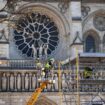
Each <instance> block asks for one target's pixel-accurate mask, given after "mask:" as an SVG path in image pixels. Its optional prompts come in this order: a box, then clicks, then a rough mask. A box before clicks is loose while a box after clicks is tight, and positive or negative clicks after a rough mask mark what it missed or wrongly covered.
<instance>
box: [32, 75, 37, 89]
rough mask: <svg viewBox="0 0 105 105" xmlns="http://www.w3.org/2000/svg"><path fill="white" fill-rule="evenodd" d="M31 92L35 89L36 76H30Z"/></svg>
mask: <svg viewBox="0 0 105 105" xmlns="http://www.w3.org/2000/svg"><path fill="white" fill-rule="evenodd" d="M31 81H32V84H31V86H32V90H34V89H35V88H36V87H37V77H36V74H32V80H31Z"/></svg>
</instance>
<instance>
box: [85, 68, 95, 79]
mask: <svg viewBox="0 0 105 105" xmlns="http://www.w3.org/2000/svg"><path fill="white" fill-rule="evenodd" d="M92 72H93V69H91V68H90V67H85V69H84V72H83V76H84V78H86V79H89V78H91V77H92Z"/></svg>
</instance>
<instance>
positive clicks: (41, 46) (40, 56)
mask: <svg viewBox="0 0 105 105" xmlns="http://www.w3.org/2000/svg"><path fill="white" fill-rule="evenodd" d="M42 55H43V44H41V45H40V47H39V58H40V59H41V58H42Z"/></svg>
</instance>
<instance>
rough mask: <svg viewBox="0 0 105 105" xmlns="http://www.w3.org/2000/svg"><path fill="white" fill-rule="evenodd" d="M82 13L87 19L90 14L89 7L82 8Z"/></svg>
mask: <svg viewBox="0 0 105 105" xmlns="http://www.w3.org/2000/svg"><path fill="white" fill-rule="evenodd" d="M81 11H82V16H83V17H86V16H87V15H88V13H89V12H90V7H88V6H82V9H81Z"/></svg>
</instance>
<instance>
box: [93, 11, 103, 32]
mask: <svg viewBox="0 0 105 105" xmlns="http://www.w3.org/2000/svg"><path fill="white" fill-rule="evenodd" d="M93 24H94V27H95V28H96V29H97V30H99V31H105V12H104V13H99V14H96V15H95V16H94V18H93Z"/></svg>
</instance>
